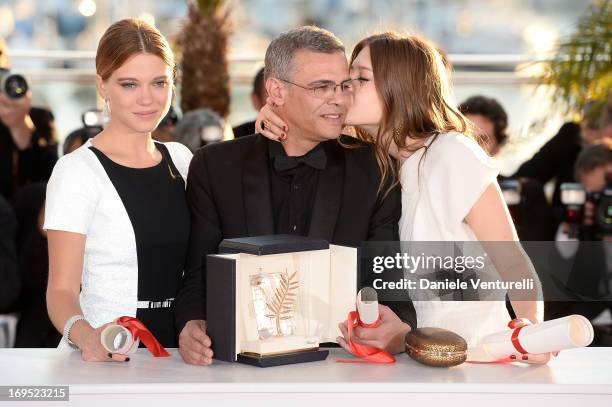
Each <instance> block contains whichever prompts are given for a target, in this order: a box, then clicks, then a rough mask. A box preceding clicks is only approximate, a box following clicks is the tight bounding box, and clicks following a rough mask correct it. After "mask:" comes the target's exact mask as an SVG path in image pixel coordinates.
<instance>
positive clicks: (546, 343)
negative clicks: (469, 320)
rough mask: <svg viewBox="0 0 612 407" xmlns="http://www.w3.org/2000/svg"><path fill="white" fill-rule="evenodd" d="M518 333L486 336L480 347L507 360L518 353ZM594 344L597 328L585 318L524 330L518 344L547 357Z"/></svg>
mask: <svg viewBox="0 0 612 407" xmlns="http://www.w3.org/2000/svg"><path fill="white" fill-rule="evenodd" d="M514 331H515V329H508V330H507V331H502V332H497V333H494V334H490V335H487V336H485V337H484V338H483V339H482V341H481V343H480V346H479V347H481V348H482V350H484V352H485V353H487V354H488V355H489V356H492V357H495V358H499V359H501V358H507V357H508V356H509V355H511V354H513V353H517V352H518V351H517V349H516V348H515V347H514V345H513V343H512V333H513V332H514ZM592 341H593V326H592V325H591V323H590V322H589V320H588V319H586V318H585V317H583V316H582V315H570V316H567V317H563V318H558V319H553V320H550V321H546V322H542V323H540V324H535V325H527V326H525V327H523V328H522V329H521V330H520V332H519V334H518V342H519V343H520V346H522V347H523V349H524V350H526V351H527V352H529V353H547V352H554V351H560V350H564V349H571V348H580V347H584V346H588V345H589V344H590V343H591V342H592Z"/></svg>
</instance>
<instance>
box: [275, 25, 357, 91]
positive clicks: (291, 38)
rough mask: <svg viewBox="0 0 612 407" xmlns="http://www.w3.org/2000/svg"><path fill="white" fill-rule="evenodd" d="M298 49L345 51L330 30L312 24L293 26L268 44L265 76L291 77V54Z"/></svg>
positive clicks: (287, 78)
mask: <svg viewBox="0 0 612 407" xmlns="http://www.w3.org/2000/svg"><path fill="white" fill-rule="evenodd" d="M299 50H308V51H313V52H320V53H324V54H333V53H335V52H342V53H344V52H345V50H344V45H343V44H342V41H340V40H339V39H338V37H336V36H335V35H334V34H333V33H331V32H330V31H327V30H325V29H323V28H319V27H315V26H312V25H306V26H303V27H299V28H294V29H293V30H289V31H285V32H283V33H281V34H280V35H279V36H278V37H276V38H275V39H273V40H272V42H271V43H270V45H269V46H268V49H267V50H266V59H265V65H266V68H265V78H266V79H268V78H270V77H273V78H279V79H285V80H289V79H291V74H292V71H293V56H294V55H295V53H296V52H297V51H299Z"/></svg>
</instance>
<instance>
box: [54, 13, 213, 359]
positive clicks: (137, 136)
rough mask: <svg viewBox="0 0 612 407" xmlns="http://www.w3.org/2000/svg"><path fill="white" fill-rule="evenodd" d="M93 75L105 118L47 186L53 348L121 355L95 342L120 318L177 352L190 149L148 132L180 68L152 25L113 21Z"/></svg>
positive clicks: (165, 109)
mask: <svg viewBox="0 0 612 407" xmlns="http://www.w3.org/2000/svg"><path fill="white" fill-rule="evenodd" d="M96 71H97V81H96V82H97V88H98V92H99V93H100V95H101V96H102V97H103V98H104V99H105V103H106V108H107V109H108V111H109V114H110V121H109V123H108V125H107V127H106V128H105V129H104V131H102V132H101V133H100V134H99V135H97V136H96V137H95V138H93V139H91V140H89V141H88V142H87V143H86V144H84V145H83V146H81V147H80V148H78V149H77V150H75V151H73V152H72V153H70V154H67V155H65V156H64V157H62V158H61V159H60V160H59V161H58V163H57V165H56V166H55V168H54V170H53V174H52V176H51V179H50V181H49V184H48V187H47V199H46V208H45V224H44V228H45V229H46V230H47V234H48V242H49V284H48V289H47V304H48V310H49V316H50V318H51V321H52V322H53V324H54V325H55V327H56V328H57V329H58V330H59V331H60V332H63V334H64V337H63V339H62V342H61V343H60V347H64V348H66V347H68V345H71V346H72V347H76V348H78V349H80V351H81V354H82V358H83V359H84V360H88V361H111V360H114V361H126V360H129V358H127V356H126V355H120V354H111V353H107V351H105V349H104V348H103V347H102V345H101V342H100V333H101V331H102V330H103V329H104V328H105V327H106V326H107V325H108V324H109V323H112V322H113V321H114V320H115V319H117V318H118V317H121V316H131V317H137V318H138V319H140V320H141V321H142V322H144V323H145V325H146V326H147V327H148V328H149V330H150V331H151V332H152V333H153V335H154V336H155V337H156V338H157V339H158V340H159V342H160V343H161V344H162V345H163V346H166V347H176V332H175V330H174V322H173V320H174V318H173V316H172V309H171V305H172V302H173V299H174V294H175V292H176V289H177V286H178V281H179V278H180V276H181V273H182V271H183V267H184V262H185V256H186V250H187V243H188V237H189V224H190V216H189V210H188V207H187V203H186V199H185V180H186V177H187V169H188V166H189V163H190V160H191V156H192V154H191V152H190V151H189V150H188V149H187V148H186V147H184V146H183V145H181V144H178V143H157V142H154V141H153V139H152V138H151V132H152V131H153V130H154V129H155V128H156V126H157V125H158V123H159V122H160V121H161V119H162V118H163V117H164V116H165V115H166V113H167V112H168V109H169V107H170V103H171V99H172V91H173V80H174V73H175V66H174V59H173V56H172V51H171V50H170V47H169V46H168V43H167V41H166V40H165V38H164V37H163V36H162V35H161V34H160V33H159V31H158V30H157V29H155V28H154V27H153V26H151V25H149V24H147V23H145V22H144V21H141V20H135V19H128V20H121V21H119V22H117V23H115V24H113V25H112V26H110V27H109V29H108V30H107V31H106V33H105V34H104V36H103V37H102V39H101V40H100V43H99V44H98V50H97V54H96ZM208 356H212V354H210V355H208Z"/></svg>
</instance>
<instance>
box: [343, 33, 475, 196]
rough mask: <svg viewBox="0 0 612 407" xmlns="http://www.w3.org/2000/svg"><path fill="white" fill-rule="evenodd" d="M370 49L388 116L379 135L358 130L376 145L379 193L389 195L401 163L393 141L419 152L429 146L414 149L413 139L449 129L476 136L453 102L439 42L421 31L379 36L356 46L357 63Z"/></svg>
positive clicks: (401, 149)
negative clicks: (393, 151) (392, 154)
mask: <svg viewBox="0 0 612 407" xmlns="http://www.w3.org/2000/svg"><path fill="white" fill-rule="evenodd" d="M366 47H369V49H370V56H371V59H372V71H373V74H374V84H375V85H376V89H377V91H378V94H379V96H380V99H381V101H382V104H383V106H382V111H383V114H382V118H381V121H380V125H379V127H378V134H376V135H372V134H369V133H367V132H366V131H364V130H361V129H356V135H357V138H359V139H361V140H363V141H366V142H368V143H371V144H372V145H373V146H374V152H375V155H376V161H377V162H378V166H379V168H380V171H381V181H380V185H379V188H378V191H379V193H381V192H383V190H384V193H385V194H386V193H388V192H389V191H390V190H391V189H392V188H393V187H394V186H395V185H397V184H398V183H399V176H398V172H399V162H396V161H394V160H393V159H392V158H391V157H390V155H389V153H390V149H391V145H392V143H395V145H396V146H397V148H398V150H399V151H400V152H402V151H411V152H414V151H416V150H418V149H420V148H425V149H427V146H420V147H418V148H413V147H410V146H409V145H408V143H407V142H406V141H407V140H406V139H407V138H409V139H412V140H424V139H427V138H428V137H430V136H434V135H438V134H441V133H446V132H449V131H457V132H460V133H463V134H466V135H467V136H471V131H470V126H468V120H467V119H466V118H465V117H464V116H463V115H462V114H461V113H460V112H459V110H458V109H457V108H456V107H454V106H453V105H452V102H451V101H450V99H451V98H450V94H451V84H450V66H449V64H448V63H447V61H446V60H445V57H444V56H442V55H441V53H440V52H439V51H438V50H437V49H436V47H435V46H433V45H432V44H430V43H429V42H428V41H426V40H425V39H423V38H420V37H418V36H416V35H401V34H398V33H395V32H385V33H382V34H375V35H372V36H369V37H367V38H364V39H363V40H361V41H360V42H359V43H358V44H357V45H356V46H355V48H354V49H353V53H352V55H351V65H352V64H353V61H354V60H355V58H357V55H359V53H360V52H361V50H363V49H364V48H366ZM386 134H389V135H391V136H390V137H385V136H384V135H386ZM385 185H388V188H385Z"/></svg>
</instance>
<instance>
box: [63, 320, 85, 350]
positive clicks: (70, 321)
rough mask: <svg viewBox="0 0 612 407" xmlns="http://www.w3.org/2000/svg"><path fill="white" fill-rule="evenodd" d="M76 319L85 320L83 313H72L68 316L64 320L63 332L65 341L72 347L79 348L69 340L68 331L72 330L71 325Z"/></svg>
mask: <svg viewBox="0 0 612 407" xmlns="http://www.w3.org/2000/svg"><path fill="white" fill-rule="evenodd" d="M78 321H85V317H84V316H83V315H73V316H71V317H70V319H68V321H67V322H66V325H64V332H63V334H64V338H65V339H66V342H67V343H68V345H69V346H70V347H71V348H72V349H78V348H79V347H78V346H76V344H75V343H74V342H72V341H71V340H70V331H71V330H72V327H73V326H74V324H76V323H77V322H78Z"/></svg>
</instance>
